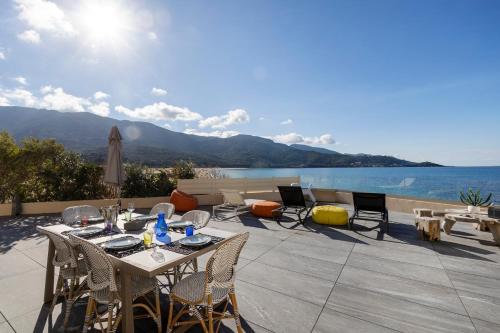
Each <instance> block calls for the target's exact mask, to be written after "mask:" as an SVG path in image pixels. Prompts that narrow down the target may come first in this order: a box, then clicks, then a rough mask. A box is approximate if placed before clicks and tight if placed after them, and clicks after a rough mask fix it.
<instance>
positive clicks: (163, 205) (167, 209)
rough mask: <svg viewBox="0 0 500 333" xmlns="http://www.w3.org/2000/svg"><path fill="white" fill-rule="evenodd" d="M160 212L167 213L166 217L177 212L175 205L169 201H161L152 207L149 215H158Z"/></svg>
mask: <svg viewBox="0 0 500 333" xmlns="http://www.w3.org/2000/svg"><path fill="white" fill-rule="evenodd" d="M159 212H163V213H165V218H166V219H169V218H171V217H172V215H173V214H174V212H175V206H174V205H173V204H171V203H168V202H160V203H159V204H156V205H154V207H153V208H151V211H150V212H149V215H158V213H159Z"/></svg>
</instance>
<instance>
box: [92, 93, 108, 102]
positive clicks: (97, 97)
mask: <svg viewBox="0 0 500 333" xmlns="http://www.w3.org/2000/svg"><path fill="white" fill-rule="evenodd" d="M108 97H109V95H108V94H106V93H105V92H102V91H96V92H95V93H94V99H95V100H98V99H105V98H108Z"/></svg>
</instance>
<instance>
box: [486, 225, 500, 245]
mask: <svg viewBox="0 0 500 333" xmlns="http://www.w3.org/2000/svg"><path fill="white" fill-rule="evenodd" d="M488 227H489V228H490V231H491V234H492V235H493V239H494V240H495V242H496V243H497V245H498V246H500V223H497V222H493V223H490V224H489V225H488Z"/></svg>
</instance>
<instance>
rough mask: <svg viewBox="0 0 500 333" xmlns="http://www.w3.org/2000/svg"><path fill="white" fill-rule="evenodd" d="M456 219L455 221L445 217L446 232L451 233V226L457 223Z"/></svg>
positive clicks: (444, 228)
mask: <svg viewBox="0 0 500 333" xmlns="http://www.w3.org/2000/svg"><path fill="white" fill-rule="evenodd" d="M455 222H456V221H453V220H452V219H448V218H445V219H444V222H443V230H444V232H445V233H446V234H447V235H449V234H451V228H452V227H453V225H454V224H455Z"/></svg>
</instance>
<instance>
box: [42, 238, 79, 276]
mask: <svg viewBox="0 0 500 333" xmlns="http://www.w3.org/2000/svg"><path fill="white" fill-rule="evenodd" d="M40 233H42V234H44V235H45V236H47V237H48V238H49V239H50V241H51V242H52V244H54V247H55V249H56V253H55V256H54V258H53V259H52V263H53V264H54V266H56V267H64V266H66V265H69V267H71V268H75V267H77V260H78V257H77V255H76V253H75V251H74V249H73V246H72V244H71V243H70V241H69V240H68V239H66V238H64V237H63V236H61V235H59V234H56V233H54V232H51V231H48V230H40Z"/></svg>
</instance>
